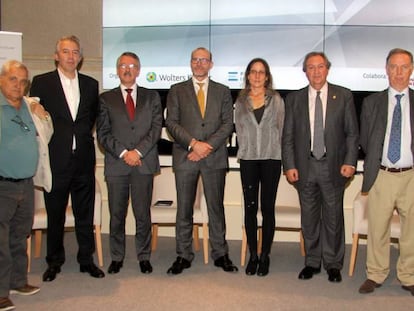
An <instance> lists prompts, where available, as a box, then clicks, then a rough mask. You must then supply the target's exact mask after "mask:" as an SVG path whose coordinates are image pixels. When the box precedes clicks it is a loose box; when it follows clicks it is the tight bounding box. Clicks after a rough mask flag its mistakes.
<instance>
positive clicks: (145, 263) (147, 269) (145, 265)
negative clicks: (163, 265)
mask: <svg viewBox="0 0 414 311" xmlns="http://www.w3.org/2000/svg"><path fill="white" fill-rule="evenodd" d="M139 267H140V268H141V272H142V273H146V274H149V273H151V272H152V266H151V263H150V262H149V260H142V261H140V262H139Z"/></svg>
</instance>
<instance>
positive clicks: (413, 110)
mask: <svg viewBox="0 0 414 311" xmlns="http://www.w3.org/2000/svg"><path fill="white" fill-rule="evenodd" d="M408 96H409V97H410V125H411V152H412V154H413V157H414V91H413V90H412V89H410V88H409V89H408Z"/></svg>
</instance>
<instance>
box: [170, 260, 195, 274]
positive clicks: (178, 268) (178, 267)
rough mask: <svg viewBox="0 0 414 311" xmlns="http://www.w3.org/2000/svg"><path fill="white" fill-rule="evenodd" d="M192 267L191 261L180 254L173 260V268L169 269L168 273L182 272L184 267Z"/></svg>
mask: <svg viewBox="0 0 414 311" xmlns="http://www.w3.org/2000/svg"><path fill="white" fill-rule="evenodd" d="M190 267H191V262H190V261H188V260H187V259H184V258H183V257H180V256H178V257H177V259H176V260H175V261H174V262H173V264H172V266H171V268H169V269H168V270H167V273H168V274H180V273H181V272H183V270H184V269H188V268H190Z"/></svg>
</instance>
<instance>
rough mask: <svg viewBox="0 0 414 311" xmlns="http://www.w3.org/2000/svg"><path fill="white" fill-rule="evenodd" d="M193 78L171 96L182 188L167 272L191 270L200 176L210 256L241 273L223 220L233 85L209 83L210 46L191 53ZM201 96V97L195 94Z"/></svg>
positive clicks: (170, 126)
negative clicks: (173, 254)
mask: <svg viewBox="0 0 414 311" xmlns="http://www.w3.org/2000/svg"><path fill="white" fill-rule="evenodd" d="M190 64H191V70H192V73H193V77H192V78H191V79H190V80H187V81H185V82H181V83H178V84H176V85H173V86H172V87H171V89H170V91H169V93H168V98H167V112H168V114H167V120H166V125H167V128H168V131H169V133H170V134H171V135H172V137H173V138H174V144H173V168H174V173H175V184H176V188H177V221H176V243H177V246H176V249H177V255H178V256H177V259H176V260H175V262H174V263H173V265H172V266H171V268H169V269H168V271H167V273H169V274H179V273H181V272H182V271H183V269H187V268H189V267H190V266H191V261H192V260H193V258H194V252H193V250H192V228H193V205H194V200H195V196H196V188H197V182H198V178H199V176H200V175H201V178H202V181H203V186H204V193H205V197H206V201H207V209H208V217H209V239H210V245H211V248H212V251H211V256H212V258H213V260H214V264H215V265H216V266H217V267H221V268H223V270H224V271H227V272H235V271H237V267H236V266H234V265H233V263H232V262H231V260H230V258H229V255H228V251H229V250H228V245H227V242H226V237H225V235H226V222H225V218H224V206H223V199H224V183H225V177H226V171H227V168H228V156H227V148H226V142H227V139H228V138H229V136H230V134H231V132H232V131H233V101H232V98H231V94H230V90H229V89H228V87H226V86H224V85H222V84H219V83H217V82H214V81H212V80H210V79H209V77H208V74H209V71H210V69H211V68H212V67H213V62H212V55H211V53H210V51H208V50H207V49H206V48H197V49H195V50H194V51H193V52H192V53H191V61H190ZM199 92H202V94H203V95H202V96H201V97H199V98H201V99H200V104H199V102H198V98H197V97H196V94H198V93H199Z"/></svg>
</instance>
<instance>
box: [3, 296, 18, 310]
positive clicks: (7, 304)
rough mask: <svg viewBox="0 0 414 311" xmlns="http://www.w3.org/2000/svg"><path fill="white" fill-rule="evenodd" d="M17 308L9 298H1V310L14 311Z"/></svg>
mask: <svg viewBox="0 0 414 311" xmlns="http://www.w3.org/2000/svg"><path fill="white" fill-rule="evenodd" d="M15 308H16V307H15V306H14V304H13V302H12V301H11V300H10V299H9V297H0V310H13V309H15Z"/></svg>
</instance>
